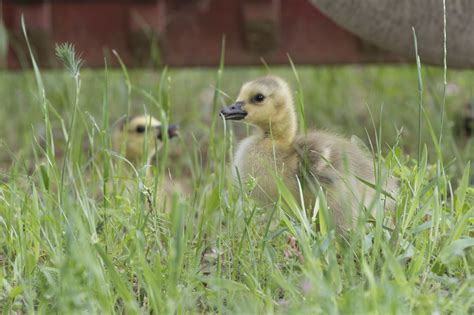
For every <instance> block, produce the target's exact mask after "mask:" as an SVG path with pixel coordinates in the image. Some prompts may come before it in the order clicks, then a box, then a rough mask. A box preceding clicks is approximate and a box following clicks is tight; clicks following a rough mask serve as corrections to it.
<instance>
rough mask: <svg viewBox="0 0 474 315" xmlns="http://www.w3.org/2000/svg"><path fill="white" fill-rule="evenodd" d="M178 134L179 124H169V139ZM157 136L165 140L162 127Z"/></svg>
mask: <svg viewBox="0 0 474 315" xmlns="http://www.w3.org/2000/svg"><path fill="white" fill-rule="evenodd" d="M178 135H179V133H178V125H169V126H168V139H171V138H174V137H177V136H178ZM157 137H158V139H159V140H163V132H162V129H161V128H160V129H159V130H158V134H157Z"/></svg>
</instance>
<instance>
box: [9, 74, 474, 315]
mask: <svg viewBox="0 0 474 315" xmlns="http://www.w3.org/2000/svg"><path fill="white" fill-rule="evenodd" d="M294 70H295V72H296V73H297V75H298V78H299V80H298V82H299V85H298V84H297V80H296V78H295V72H294ZM294 70H293V69H292V68H291V67H275V68H273V67H272V68H271V72H272V73H273V74H278V75H280V76H282V77H284V78H286V79H288V80H289V82H291V84H292V86H293V89H294V90H295V91H297V92H298V97H297V98H296V99H297V101H298V104H304V110H303V107H300V109H299V114H300V116H301V118H304V119H305V123H306V126H307V127H308V128H309V129H311V128H324V129H329V130H332V131H335V132H338V133H340V134H343V135H346V136H351V135H356V136H357V137H359V138H360V139H362V141H364V142H365V143H366V144H367V145H368V146H369V144H370V143H372V144H374V145H375V146H376V147H375V151H376V152H379V156H381V157H383V158H381V159H378V162H380V163H385V165H388V166H390V167H391V168H392V169H393V171H394V173H395V174H396V176H397V177H398V178H399V179H400V195H399V196H398V198H397V207H396V210H395V211H394V212H392V213H379V214H378V215H377V217H376V218H375V220H372V221H371V223H369V224H361V225H360V226H359V227H358V228H357V229H356V230H355V231H353V232H352V233H351V234H350V235H342V236H341V235H336V234H335V232H334V231H331V230H328V229H325V228H324V226H323V225H324V224H322V222H324V220H321V218H320V216H322V215H324V211H320V212H319V213H318V215H317V216H316V217H315V218H314V220H313V218H312V217H311V216H312V213H305V212H304V211H301V209H299V208H298V206H297V205H295V206H294V207H293V208H292V209H288V208H287V207H285V206H284V204H283V203H281V202H277V203H276V204H275V206H274V208H273V209H262V208H260V207H258V206H257V205H255V203H254V202H253V201H252V200H251V199H250V198H249V197H248V196H247V195H246V194H245V193H244V192H243V191H244V190H245V189H243V188H242V187H239V186H238V185H235V183H234V182H233V179H232V178H231V172H230V169H229V168H230V167H229V162H230V159H231V156H232V152H233V150H234V147H235V145H236V141H237V139H238V138H241V137H242V136H243V135H245V134H246V133H247V132H250V129H249V128H248V127H246V126H243V125H237V124H236V125H233V124H227V125H226V126H225V127H224V124H223V123H222V122H221V121H220V119H219V118H218V115H217V112H218V110H219V109H220V107H221V106H223V105H225V104H227V103H230V102H231V101H232V97H234V96H235V95H237V92H238V89H239V87H240V85H241V84H242V82H243V81H245V80H248V79H252V78H254V77H256V76H259V75H264V74H266V73H267V70H266V69H265V68H264V67H261V68H225V69H224V68H223V67H221V68H220V69H219V70H216V69H168V70H162V71H159V72H155V71H148V70H131V69H126V68H125V67H124V68H123V70H120V69H114V70H111V69H106V68H104V70H87V69H85V70H82V72H81V73H80V75H79V76H73V77H71V75H70V73H68V72H63V71H59V70H56V71H43V70H41V72H39V70H38V72H37V73H36V76H35V73H33V72H31V71H25V72H0V96H1V103H2V106H0V119H1V120H0V121H1V122H2V124H0V136H1V138H0V140H1V141H2V143H1V148H2V150H1V151H0V161H1V163H0V172H1V173H0V178H1V182H0V309H1V310H2V311H3V312H4V313H5V314H8V313H13V312H19V313H23V312H26V313H34V312H38V313H61V314H67V313H87V314H89V313H99V314H102V313H140V312H145V313H148V312H153V313H155V314H157V313H158V314H163V313H206V312H212V313H214V312H219V313H309V314H315V313H316V314H317V313H320V314H328V313H334V314H336V313H343V314H346V313H353V314H407V313H416V314H425V313H426V314H433V313H440V314H445V313H456V314H465V313H472V312H473V311H474V309H473V306H472V305H473V303H474V298H473V296H474V294H473V293H474V291H473V287H474V278H473V275H472V273H473V271H474V270H473V269H474V268H473V264H474V253H473V250H472V249H473V246H474V238H473V237H472V236H473V233H474V230H473V226H472V225H473V214H474V190H473V187H472V186H469V185H470V166H469V165H470V164H469V159H472V157H473V156H474V151H473V150H474V149H473V148H474V145H473V141H472V139H465V138H462V137H457V136H456V132H453V131H455V124H456V122H457V120H458V116H457V115H458V114H457V113H458V112H461V109H462V107H463V106H464V104H465V102H467V101H469V100H471V98H472V97H473V95H474V94H473V88H472V82H473V79H474V78H473V74H474V73H473V72H472V71H464V72H460V71H459V72H457V71H451V70H450V71H449V72H448V78H447V80H448V82H449V85H448V89H447V93H446V102H445V103H446V104H445V105H446V111H447V112H446V117H444V118H443V119H441V117H442V115H441V110H442V108H443V107H444V101H443V98H444V96H443V90H444V84H443V82H444V78H443V71H442V70H440V69H435V68H423V69H421V71H420V78H421V79H422V82H423V87H424V91H423V103H422V104H421V105H423V106H422V107H423V109H424V112H423V113H424V115H423V116H422V128H420V131H418V128H419V126H420V125H419V122H418V118H419V116H418V110H419V108H420V103H419V99H420V95H419V92H418V70H417V68H416V67H414V66H406V65H403V66H346V67H308V66H306V67H296V68H295V69H294ZM39 78H41V80H38V79H39ZM214 87H216V88H217V89H218V90H219V91H220V90H222V91H223V92H225V93H226V94H228V95H230V96H231V97H230V98H228V97H226V96H224V94H223V93H215V89H214ZM43 90H44V97H43V96H42V95H43ZM303 100H304V101H303ZM145 111H146V112H148V113H152V114H154V115H155V116H157V117H160V118H161V119H162V120H163V119H165V120H167V121H168V122H169V123H174V122H177V123H179V124H180V127H181V133H182V137H181V138H180V139H179V140H177V141H175V140H173V141H170V142H169V143H168V144H167V146H166V149H164V150H161V151H160V163H161V164H160V172H159V175H160V176H157V178H156V180H155V181H154V182H152V183H149V182H147V181H146V180H145V170H144V169H142V168H138V169H137V170H136V171H132V170H131V167H130V166H129V165H128V164H127V163H126V162H124V161H123V159H121V158H120V157H119V156H118V155H117V154H115V153H113V152H112V151H111V150H110V132H109V128H110V126H111V124H112V123H113V121H114V120H115V119H116V118H119V117H120V116H122V115H125V114H127V113H143V112H145ZM74 116H75V118H74ZM443 120H444V121H443ZM442 121H443V122H442ZM441 126H442V127H441ZM430 127H431V129H430ZM440 134H443V137H442V142H441V143H438V139H439V135H440ZM66 135H67V136H66ZM418 142H420V143H421V146H420V147H421V150H420V151H419V150H418V147H419V146H418ZM418 155H420V159H418V158H417V157H418ZM168 171H169V172H170V173H171V174H172V176H173V178H174V180H175V181H176V182H178V183H181V184H183V185H189V186H191V187H192V189H191V192H190V193H188V194H182V193H176V194H175V195H174V196H173V197H172V198H169V199H167V200H166V202H167V203H168V204H169V205H170V206H169V207H170V208H171V211H170V212H169V213H166V212H164V211H163V208H164V206H163V202H162V200H156V199H154V198H153V195H154V194H155V193H156V191H157V190H158V186H160V185H163V184H164V183H165V182H163V181H162V178H163V176H164V173H167V172H168ZM124 174H125V175H124ZM251 184H252V183H242V185H244V186H245V185H251ZM471 185H472V182H471ZM282 195H283V197H282V198H285V197H286V196H285V191H284V187H283V188H282ZM321 221H322V222H321ZM321 226H322V227H323V228H320V227H321ZM290 236H291V237H293V238H294V239H296V240H297V243H298V248H299V251H300V252H301V253H300V254H298V253H297V252H295V250H294V248H292V247H291V246H290V245H289V244H288V242H287V240H288V238H289V237H290Z"/></svg>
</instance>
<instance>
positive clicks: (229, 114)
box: [221, 102, 247, 120]
mask: <svg viewBox="0 0 474 315" xmlns="http://www.w3.org/2000/svg"><path fill="white" fill-rule="evenodd" d="M243 105H244V102H237V103H234V104H232V105H229V106H227V107H224V108H223V109H222V110H221V115H222V116H224V119H225V120H242V119H244V118H245V116H247V112H246V111H245V110H243V109H242V106H243Z"/></svg>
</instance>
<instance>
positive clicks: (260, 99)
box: [253, 93, 265, 103]
mask: <svg viewBox="0 0 474 315" xmlns="http://www.w3.org/2000/svg"><path fill="white" fill-rule="evenodd" d="M264 100H265V96H264V95H263V94H262V93H258V94H257V95H255V96H254V97H253V101H254V102H255V103H261V102H263V101H264Z"/></svg>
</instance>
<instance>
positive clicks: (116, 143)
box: [112, 115, 178, 166]
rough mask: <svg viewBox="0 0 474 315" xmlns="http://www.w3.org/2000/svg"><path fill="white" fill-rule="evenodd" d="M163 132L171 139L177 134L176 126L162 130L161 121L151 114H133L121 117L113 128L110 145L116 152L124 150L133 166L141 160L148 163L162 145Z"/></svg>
mask: <svg viewBox="0 0 474 315" xmlns="http://www.w3.org/2000/svg"><path fill="white" fill-rule="evenodd" d="M164 133H167V134H168V138H169V139H171V138H173V137H175V136H177V135H178V128H177V126H176V125H169V126H168V129H167V130H164V128H163V127H162V124H161V122H160V121H159V120H158V119H156V118H154V117H153V116H150V115H140V116H133V117H131V118H129V119H122V120H121V121H119V123H117V125H116V126H115V127H114V128H113V132H112V147H113V149H114V151H116V152H121V150H124V155H125V158H126V159H127V160H129V161H130V162H131V163H132V164H134V165H135V166H136V165H139V164H140V163H143V162H146V163H148V164H150V163H151V162H153V159H154V158H155V156H156V153H157V152H158V150H159V149H160V147H161V146H162V141H163V137H164ZM122 146H123V147H122Z"/></svg>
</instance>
